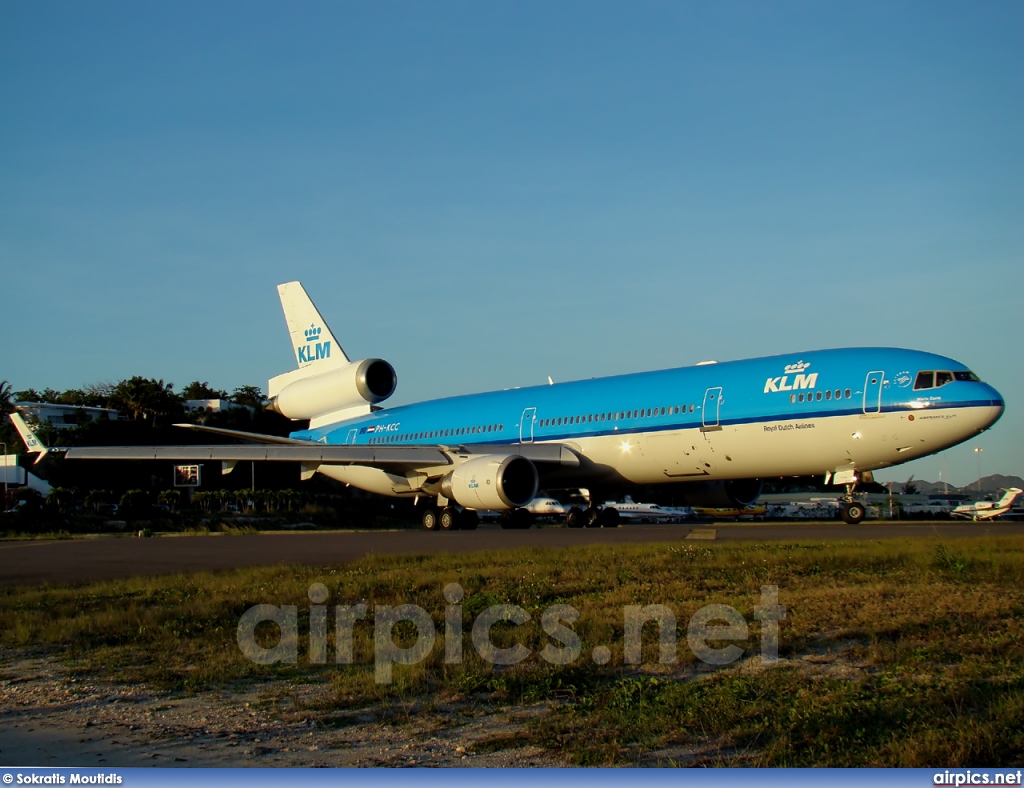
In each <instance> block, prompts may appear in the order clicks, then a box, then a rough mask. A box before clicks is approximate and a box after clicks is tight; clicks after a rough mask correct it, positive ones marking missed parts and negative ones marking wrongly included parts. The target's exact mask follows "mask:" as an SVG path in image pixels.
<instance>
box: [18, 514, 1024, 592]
mask: <svg viewBox="0 0 1024 788" xmlns="http://www.w3.org/2000/svg"><path fill="white" fill-rule="evenodd" d="M708 529H713V532H711V533H709V532H708ZM986 535H988V536H996V535H1024V523H1019V522H991V523H989V522H981V523H949V522H943V523H909V522H908V523H891V522H865V523H861V524H860V525H846V524H844V523H838V522H837V523H701V524H699V525H695V524H684V525H631V526H624V527H621V528H611V529H606V528H595V529H579V530H576V529H568V528H552V527H544V528H532V529H530V530H527V531H504V530H501V529H500V528H497V527H495V526H486V525H485V526H481V528H480V529H479V530H477V531H455V532H448V533H434V532H428V531H414V530H410V531H332V532H303V533H271V534H252V535H245V536H175V537H154V538H148V539H138V538H129V537H108V538H95V539H66V540H60V541H8V542H0V587H8V588H10V587H13V586H23V585H42V584H55V585H63V584H80V583H88V582H93V581H98V580H112V579H118V578H128V577H145V576H155V575H167V574H175V573H179V572H198V571H208V570H223V569H238V568H242V567H250V566H272V565H280V564H300V565H307V566H326V565H331V564H340V563H346V562H349V561H354V560H356V559H358V558H361V557H363V556H366V555H371V554H378V555H397V554H434V553H468V552H477V551H484V550H492V551H493V550H510V549H516V548H530V547H550V548H564V549H567V548H572V547H576V546H581V545H591V544H642V543H655V542H684V541H688V537H689V539H701V543H702V544H715V543H716V542H724V541H752V542H769V541H801V542H804V541H807V542H819V541H847V540H852V539H891V538H905V537H941V538H942V539H956V538H962V537H970V536H986ZM712 538H713V541H712Z"/></svg>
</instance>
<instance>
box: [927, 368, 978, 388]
mask: <svg viewBox="0 0 1024 788" xmlns="http://www.w3.org/2000/svg"><path fill="white" fill-rule="evenodd" d="M954 380H960V381H970V382H972V383H980V382H981V381H980V380H979V379H978V376H977V375H975V374H974V373H973V372H947V371H945V370H939V371H938V372H935V371H931V370H929V371H926V372H918V373H917V379H916V380H915V381H914V391H920V390H921V389H937V388H939V386H945V385H946V384H947V383H952V382H953V381H954Z"/></svg>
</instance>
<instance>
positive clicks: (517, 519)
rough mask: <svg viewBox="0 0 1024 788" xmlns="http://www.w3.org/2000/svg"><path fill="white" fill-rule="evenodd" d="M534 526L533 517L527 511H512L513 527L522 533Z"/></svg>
mask: <svg viewBox="0 0 1024 788" xmlns="http://www.w3.org/2000/svg"><path fill="white" fill-rule="evenodd" d="M531 525H533V515H532V514H530V512H529V510H527V509H513V510H512V527H513V528H516V529H518V530H520V531H525V530H526V529H527V528H529V527H530V526H531Z"/></svg>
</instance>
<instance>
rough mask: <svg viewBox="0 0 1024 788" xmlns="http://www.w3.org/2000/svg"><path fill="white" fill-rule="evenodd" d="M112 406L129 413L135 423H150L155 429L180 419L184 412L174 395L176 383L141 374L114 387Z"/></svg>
mask: <svg viewBox="0 0 1024 788" xmlns="http://www.w3.org/2000/svg"><path fill="white" fill-rule="evenodd" d="M110 404H111V407H114V408H117V409H118V410H120V411H122V412H123V413H127V414H128V416H129V418H131V419H132V421H148V422H149V423H150V424H151V425H152V426H157V424H158V423H159V422H165V423H166V422H167V421H170V420H175V419H180V418H181V417H182V416H183V415H184V412H185V409H184V406H183V404H182V400H181V397H179V396H178V395H177V394H175V393H174V384H173V383H164V382H163V381H162V380H154V379H152V378H143V377H140V376H138V375H136V376H135V377H133V378H129V379H128V380H122V381H121V382H120V383H118V384H117V385H116V386H114V390H113V392H112V393H111V396H110Z"/></svg>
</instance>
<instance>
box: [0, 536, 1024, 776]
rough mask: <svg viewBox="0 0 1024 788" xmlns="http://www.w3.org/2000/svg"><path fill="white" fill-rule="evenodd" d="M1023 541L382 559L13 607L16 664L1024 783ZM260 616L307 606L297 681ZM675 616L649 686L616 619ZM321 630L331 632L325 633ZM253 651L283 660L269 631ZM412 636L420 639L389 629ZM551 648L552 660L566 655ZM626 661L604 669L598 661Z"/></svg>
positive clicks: (134, 583) (607, 761)
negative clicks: (284, 691) (698, 631)
mask: <svg viewBox="0 0 1024 788" xmlns="http://www.w3.org/2000/svg"><path fill="white" fill-rule="evenodd" d="M1022 581H1024V538H1017V537H1006V538H998V539H997V538H988V539H970V540H950V541H939V540H938V539H931V540H929V539H914V540H894V541H885V542H848V543H823V544H784V543H773V544H738V543H733V544H710V545H707V546H704V545H694V544H663V545H629V546H592V547H583V548H575V549H572V550H554V549H548V550H540V549H537V550H521V551H505V552H501V553H476V554H470V555H457V556H430V557H386V558H384V557H371V558H367V559H363V560H360V561H358V562H355V563H352V564H346V565H341V566H325V567H287V568H280V567H278V568H269V569H256V570H244V571H236V572H225V573H217V574H196V575H187V576H186V575H180V576H172V577H164V578H157V579H136V580H128V581H119V582H108V583H98V584H94V585H89V586H85V587H77V588H58V587H51V588H42V589H21V590H13V591H7V592H3V595H2V596H0V632H2V645H3V647H4V651H5V653H6V654H7V655H8V656H10V655H13V654H16V653H24V651H25V649H32V650H34V651H36V652H38V651H40V650H42V651H45V652H50V653H57V654H60V655H62V659H64V660H65V661H66V662H67V664H68V665H69V666H71V667H72V669H73V670H75V671H77V672H80V673H83V674H90V675H100V676H104V677H108V678H111V679H114V680H118V681H125V682H146V683H148V684H151V685H155V686H158V687H161V688H163V689H166V690H170V691H183V692H201V691H203V690H204V689H206V688H209V687H213V686H225V685H228V686H232V685H236V684H237V683H238V682H252V681H259V680H262V679H268V678H278V679H280V678H286V679H290V680H291V681H293V682H295V683H296V684H300V683H301V684H303V685H307V684H310V683H316V684H320V685H322V686H323V687H324V688H325V691H324V692H323V693H321V694H320V695H319V697H320V698H321V700H320V701H318V702H317V703H318V706H319V707H320V708H319V709H318V711H320V712H325V713H328V715H329V713H330V712H332V711H339V712H340V711H342V710H347V709H355V708H363V707H367V706H373V705H379V704H381V703H394V702H397V701H408V700H410V699H415V700H416V701H417V707H418V708H419V709H420V710H421V713H426V714H429V713H430V709H431V706H432V704H437V703H440V702H451V701H453V700H456V701H457V700H459V699H465V698H471V699H475V700H477V701H479V702H484V703H501V704H521V703H535V702H537V701H549V702H550V705H551V709H552V710H551V712H550V713H548V714H545V715H541V716H539V717H536V718H535V719H532V720H531V721H530V722H529V723H527V724H526V726H525V727H524V728H522V729H521V730H519V731H516V732H515V733H513V734H508V735H504V736H501V737H494V738H492V739H490V740H488V741H485V742H483V743H482V744H478V745H477V746H478V747H484V748H494V749H500V748H503V747H508V746H512V745H516V744H520V743H525V742H529V743H532V744H537V745H540V746H543V747H555V746H557V747H559V748H560V750H561V751H562V752H564V753H566V754H567V755H568V757H569V758H570V760H571V761H572V762H573V763H577V764H587V765H611V764H619V763H622V764H629V763H636V762H640V761H641V759H643V760H644V762H652V760H653V762H660V763H664V764H666V765H670V764H673V763H685V764H701V765H716V764H722V765H758V766H769V765H771V766H812V765H817V766H856V765H865V766H935V765H937V764H939V765H942V766H944V767H951V766H979V765H986V766H1010V765H1020V764H1021V763H1022V762H1024V725H1022V722H1021V720H1024V624H1022V613H1024V583H1022ZM314 583H323V584H324V585H326V587H327V589H328V591H329V598H328V599H327V600H326V603H325V604H326V605H328V606H330V607H331V609H333V606H335V605H352V604H356V603H366V604H367V605H369V607H370V610H371V613H370V615H369V616H368V617H367V620H366V621H364V622H360V623H358V624H357V625H356V626H355V629H354V638H353V644H354V645H353V648H354V655H355V661H354V664H351V665H337V664H333V654H334V632H333V626H328V636H327V641H328V655H329V657H328V663H329V664H326V665H311V664H310V662H309V653H308V643H309V641H308V638H307V636H306V635H307V633H308V627H309V609H310V601H309V596H308V591H309V588H310V586H311V585H312V584H314ZM449 583H458V584H459V585H460V586H461V587H462V588H463V589H464V591H465V598H464V599H463V600H462V602H461V605H462V618H463V621H464V622H465V623H464V634H463V636H462V640H463V652H464V655H465V658H464V660H463V662H462V663H461V664H446V662H445V659H444V657H445V644H444V638H443V633H444V624H445V606H446V602H445V599H444V596H443V589H444V588H445V586H446V585H448V584H449ZM763 586H777V587H778V597H779V603H780V604H782V605H784V606H785V607H786V609H787V617H786V619H785V620H784V621H782V622H780V640H779V642H780V657H781V659H780V660H779V661H778V662H777V663H774V664H769V665H764V664H762V662H761V659H760V627H759V624H760V622H759V621H758V620H757V619H756V618H755V615H754V608H755V606H756V605H758V604H760V603H761V589H762V587H763ZM499 603H506V604H514V605H518V606H520V607H522V608H523V609H524V610H526V611H527V612H528V613H529V614H530V620H529V621H528V622H526V623H525V624H522V625H519V626H513V625H510V624H501V625H498V626H496V627H495V628H494V630H493V631H492V636H493V637H492V639H493V641H494V642H495V644H496V645H499V646H511V645H513V644H515V643H517V642H518V643H521V644H523V645H524V646H526V647H527V648H529V649H530V650H531V652H532V654H533V656H531V657H530V658H528V659H526V660H524V661H523V662H520V663H519V664H517V665H514V666H507V667H500V666H493V665H491V664H489V663H487V662H485V661H483V660H482V659H481V658H480V657H479V656H478V655H477V653H476V651H475V650H474V648H473V645H472V642H471V639H470V635H469V633H470V629H471V627H472V623H473V621H474V620H475V619H476V618H477V617H478V616H479V615H480V613H481V612H482V611H483V610H485V609H486V608H488V607H489V606H491V605H494V604H499ZM256 604H270V605H295V606H297V608H298V613H299V632H300V637H299V639H298V653H299V659H298V664H294V665H280V664H278V665H268V666H260V665H256V664H253V663H251V662H249V661H247V660H246V659H245V658H244V657H243V656H242V654H241V652H240V649H239V647H238V645H237V642H236V629H237V626H238V622H239V618H240V617H241V616H242V614H243V613H244V612H245V611H246V610H248V609H249V608H251V607H252V606H253V605H256ZM401 604H414V605H418V606H420V607H422V608H423V609H425V610H426V611H427V612H428V613H429V614H430V616H431V618H432V619H433V621H434V623H435V626H436V627H437V630H438V633H439V637H438V638H437V640H436V642H435V643H434V647H433V649H432V651H431V652H430V653H429V655H428V656H427V657H426V658H425V659H424V660H423V661H421V662H419V663H418V664H415V665H409V666H395V668H394V680H393V681H392V683H390V684H379V683H376V682H375V681H374V664H373V660H374V656H373V654H374V651H373V635H374V633H373V622H372V618H373V613H372V610H373V606H374V605H401ZM555 604H565V605H571V606H572V607H573V608H575V609H576V610H577V611H579V614H580V615H579V618H578V620H577V621H575V623H574V624H572V629H573V630H574V632H575V633H576V634H577V635H578V636H579V638H580V639H581V642H582V647H583V648H582V653H581V656H580V658H579V659H577V660H575V661H574V662H572V663H570V664H567V665H562V666H556V665H550V664H548V663H546V662H545V661H543V660H541V659H539V658H537V656H536V655H537V653H538V652H539V651H540V649H542V648H543V647H544V646H545V644H549V643H550V638H549V637H548V635H547V634H546V633H545V632H544V630H543V629H542V626H541V616H542V613H543V612H544V611H545V610H546V609H547V608H549V607H550V606H552V605H555ZM650 604H661V605H665V606H667V607H668V608H670V609H671V610H672V611H673V613H674V614H675V617H676V620H677V627H678V639H677V649H676V654H677V661H676V662H675V663H674V664H662V663H659V662H658V658H659V650H658V644H657V642H656V637H655V632H654V628H653V626H651V627H649V628H648V629H645V638H644V645H643V652H642V654H643V660H642V661H643V664H642V665H641V666H640V667H636V666H630V665H626V664H624V650H623V649H624V623H623V610H624V608H625V607H626V606H628V605H650ZM708 604H725V605H729V606H732V607H733V608H735V609H736V610H737V611H739V613H740V614H741V615H742V616H743V618H744V619H745V620H746V621H747V623H748V625H749V638H748V639H747V640H746V642H742V641H741V642H740V643H739V644H738V645H740V646H743V647H745V648H744V656H743V658H741V659H740V660H739V661H738V662H736V663H734V664H731V665H727V666H723V667H715V666H708V665H705V664H704V663H702V662H700V661H699V660H697V659H696V658H695V657H694V656H693V654H692V652H691V651H690V649H689V648H688V647H687V639H686V625H687V621H688V620H689V618H690V616H692V615H693V613H694V612H696V611H697V610H698V609H699V608H701V607H702V606H704V605H708ZM328 621H329V622H331V621H333V615H332V614H329V616H328ZM261 627H263V628H262V629H257V635H258V637H259V638H262V640H261V642H263V644H264V645H272V641H273V639H274V637H275V634H276V629H275V628H274V627H273V626H272V625H269V624H266V625H261ZM396 632H398V633H399V634H400V635H401V636H403V637H407V636H408V635H409V634H410V633H411V630H410V628H408V627H406V628H405V629H403V626H402V625H400V626H399V627H398V629H397V630H396ZM556 645H557V644H556ZM598 646H605V647H607V649H608V650H609V651H610V657H611V658H610V660H608V662H607V664H604V665H597V664H595V663H594V661H593V660H592V659H591V654H592V651H593V649H594V648H595V647H598Z"/></svg>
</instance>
